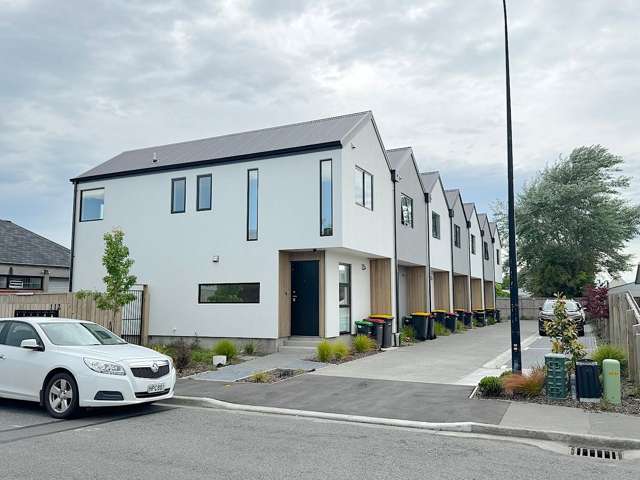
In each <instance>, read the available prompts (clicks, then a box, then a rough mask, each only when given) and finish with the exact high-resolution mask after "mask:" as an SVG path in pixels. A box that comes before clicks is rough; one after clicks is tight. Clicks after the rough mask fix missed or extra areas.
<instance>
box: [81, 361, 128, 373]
mask: <svg viewBox="0 0 640 480" xmlns="http://www.w3.org/2000/svg"><path fill="white" fill-rule="evenodd" d="M83 360H84V364H85V365H86V366H87V367H89V368H90V369H91V370H93V371H94V372H98V373H104V374H106V375H126V372H125V371H124V367H123V366H122V365H118V364H117V363H112V362H106V361H104V360H97V359H95V358H84V359H83Z"/></svg>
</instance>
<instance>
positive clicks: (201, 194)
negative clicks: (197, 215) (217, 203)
mask: <svg viewBox="0 0 640 480" xmlns="http://www.w3.org/2000/svg"><path fill="white" fill-rule="evenodd" d="M211 183H212V178H211V174H208V175H198V187H197V190H198V195H197V197H198V204H197V206H196V210H198V211H202V210H211Z"/></svg>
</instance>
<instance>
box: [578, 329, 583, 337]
mask: <svg viewBox="0 0 640 480" xmlns="http://www.w3.org/2000/svg"><path fill="white" fill-rule="evenodd" d="M578 336H579V337H584V328H583V329H581V330H578Z"/></svg>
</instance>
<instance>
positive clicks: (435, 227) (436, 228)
mask: <svg viewBox="0 0 640 480" xmlns="http://www.w3.org/2000/svg"><path fill="white" fill-rule="evenodd" d="M431 235H432V236H433V238H440V215H438V214H437V213H436V212H431Z"/></svg>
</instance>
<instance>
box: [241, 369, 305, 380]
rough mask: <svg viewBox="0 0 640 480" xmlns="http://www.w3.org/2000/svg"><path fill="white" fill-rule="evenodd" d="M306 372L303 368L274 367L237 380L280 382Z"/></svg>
mask: <svg viewBox="0 0 640 480" xmlns="http://www.w3.org/2000/svg"><path fill="white" fill-rule="evenodd" d="M303 373H305V371H304V370H302V369H291V368H274V369H273V370H265V371H264V372H256V373H254V374H253V375H249V376H248V377H244V378H241V379H239V380H236V382H239V383H278V382H282V381H284V380H288V379H289V378H293V377H297V376H298V375H302V374H303Z"/></svg>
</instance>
